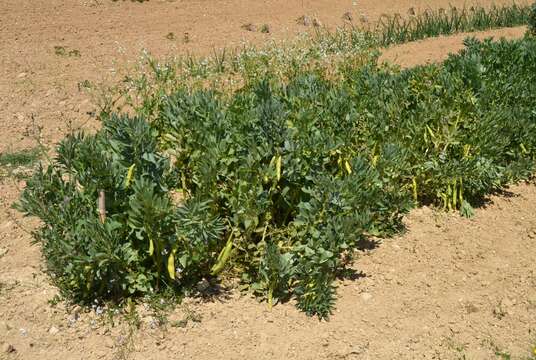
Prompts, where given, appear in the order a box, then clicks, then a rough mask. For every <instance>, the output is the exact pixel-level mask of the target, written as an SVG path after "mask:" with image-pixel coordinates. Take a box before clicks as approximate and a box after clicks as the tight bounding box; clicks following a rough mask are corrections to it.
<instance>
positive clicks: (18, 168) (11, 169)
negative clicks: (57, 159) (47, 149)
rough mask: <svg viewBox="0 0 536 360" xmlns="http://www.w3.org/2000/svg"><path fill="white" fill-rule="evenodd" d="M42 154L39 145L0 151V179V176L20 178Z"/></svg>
mask: <svg viewBox="0 0 536 360" xmlns="http://www.w3.org/2000/svg"><path fill="white" fill-rule="evenodd" d="M42 154H43V149H42V147H40V146H38V147H35V148H31V149H24V150H20V151H15V152H4V153H0V179H1V178H2V177H15V178H17V179H22V178H24V177H26V176H28V175H29V172H30V171H31V168H32V167H34V165H35V164H36V163H37V162H38V161H39V159H40V158H41V156H42Z"/></svg>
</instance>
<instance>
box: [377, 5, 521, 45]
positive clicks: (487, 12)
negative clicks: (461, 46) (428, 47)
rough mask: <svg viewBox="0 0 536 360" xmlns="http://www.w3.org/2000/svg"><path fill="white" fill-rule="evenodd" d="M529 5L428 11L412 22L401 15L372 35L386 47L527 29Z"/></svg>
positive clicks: (384, 19)
mask: <svg viewBox="0 0 536 360" xmlns="http://www.w3.org/2000/svg"><path fill="white" fill-rule="evenodd" d="M530 19H531V7H530V6H529V5H517V4H515V3H513V4H512V5H511V6H503V7H498V6H495V5H494V6H492V7H491V8H485V7H474V6H471V7H470V8H465V7H464V8H462V9H459V8H457V7H450V8H449V9H448V10H445V9H439V10H426V11H425V12H423V13H421V14H417V15H415V14H414V12H413V16H411V17H409V18H403V17H402V16H400V15H394V16H388V15H385V16H383V17H382V18H381V20H380V22H379V23H378V25H376V27H375V28H374V29H373V30H372V31H371V35H372V36H377V38H378V42H379V43H380V44H381V45H382V46H388V45H392V44H400V43H405V42H408V41H415V40H421V39H424V38H428V37H433V36H439V35H450V34H454V33H458V32H470V31H480V30H488V29H494V28H500V27H512V26H521V25H525V24H527V23H528V22H530V21H531V20H530Z"/></svg>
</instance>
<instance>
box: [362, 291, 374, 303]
mask: <svg viewBox="0 0 536 360" xmlns="http://www.w3.org/2000/svg"><path fill="white" fill-rule="evenodd" d="M361 298H362V299H363V300H365V301H369V300H370V299H372V295H371V294H369V293H367V292H364V293H362V294H361Z"/></svg>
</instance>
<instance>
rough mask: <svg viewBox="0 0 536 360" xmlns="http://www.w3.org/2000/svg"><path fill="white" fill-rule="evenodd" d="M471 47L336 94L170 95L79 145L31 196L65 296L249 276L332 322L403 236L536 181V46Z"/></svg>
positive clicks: (372, 73)
mask: <svg viewBox="0 0 536 360" xmlns="http://www.w3.org/2000/svg"><path fill="white" fill-rule="evenodd" d="M466 45H467V48H466V49H465V50H464V51H462V52H461V53H460V54H458V55H453V56H451V57H449V59H448V60H447V61H446V62H445V63H444V64H441V65H427V66H420V67H416V68H414V69H409V70H405V71H401V72H400V71H398V70H395V69H391V68H385V67H377V66H375V65H369V66H366V67H364V68H354V67H346V68H344V69H343V71H344V74H343V75H344V76H342V77H341V78H340V79H337V80H333V79H330V78H329V77H327V76H324V75H322V73H321V74H318V73H316V72H308V71H304V72H301V73H296V74H295V75H294V76H293V77H290V78H289V81H288V82H285V83H283V82H281V81H280V80H279V78H278V77H277V76H274V77H270V76H266V77H265V78H264V79H262V80H258V81H256V82H254V81H252V82H250V83H248V85H246V86H245V87H243V88H242V89H240V90H238V91H237V92H235V93H231V94H227V93H219V92H216V91H214V90H198V91H188V90H180V91H176V92H174V93H173V94H171V95H169V96H162V94H159V95H158V96H159V99H158V101H154V99H152V98H150V97H149V98H147V99H146V100H147V102H146V103H147V104H148V105H147V106H148V107H150V111H149V113H151V114H154V115H152V118H154V120H152V121H150V122H149V121H147V120H145V119H144V118H143V117H128V116H126V115H125V116H117V115H113V114H111V115H109V114H108V115H107V114H104V118H105V121H104V123H103V128H102V130H100V131H99V132H98V133H97V134H96V135H92V136H89V135H75V136H71V137H69V138H67V139H66V140H64V141H63V142H62V143H61V144H60V146H59V148H58V156H57V158H56V160H55V162H54V163H53V164H51V165H50V166H49V167H48V169H46V170H45V169H41V170H40V171H39V172H38V173H37V174H36V175H35V177H34V178H33V179H32V180H31V181H29V182H28V186H27V188H26V190H25V192H24V194H23V195H22V199H21V208H22V209H23V210H24V211H26V212H27V213H28V214H30V215H35V216H39V217H40V218H41V219H42V220H43V222H44V226H43V227H42V228H41V229H40V230H39V231H38V232H37V234H36V235H37V239H38V240H39V241H40V242H41V243H42V244H43V252H44V256H45V258H46V259H47V263H48V268H49V271H50V272H51V274H52V275H53V279H54V280H55V281H56V283H57V284H58V286H59V287H60V289H62V290H63V291H64V292H66V293H67V294H69V295H70V296H72V297H74V298H75V299H77V300H81V301H91V300H92V299H94V298H96V297H97V298H99V299H107V298H116V299H117V298H121V297H124V296H129V295H131V294H144V293H151V292H153V291H160V290H161V289H163V288H168V287H172V288H174V289H177V290H185V289H188V288H189V286H190V285H191V284H193V283H195V282H196V281H197V280H199V279H200V278H202V277H206V278H211V277H215V276H218V275H228V276H238V277H240V279H241V282H242V284H243V286H244V288H247V289H249V290H250V291H252V292H253V293H255V294H257V295H258V296H260V297H263V298H264V299H266V301H267V302H268V304H269V305H270V306H271V304H273V303H274V302H277V301H281V300H285V299H288V298H289V297H295V298H296V300H297V306H298V307H299V308H300V309H302V310H303V311H305V312H306V313H307V314H310V315H313V314H317V315H318V316H320V317H327V316H329V314H330V311H331V309H332V308H333V306H334V302H335V290H336V289H335V285H334V284H335V280H336V278H337V277H338V276H340V275H341V274H343V273H344V271H343V270H344V264H345V263H346V258H347V257H348V256H351V255H352V252H353V250H355V249H356V248H359V246H360V244H362V243H363V242H364V241H366V240H367V239H368V238H369V237H370V236H388V235H390V234H393V233H395V232H396V231H398V230H399V229H400V228H401V218H402V216H403V214H404V213H405V212H406V211H407V210H408V209H409V208H411V206H413V205H416V204H418V203H430V202H431V203H435V204H437V205H439V206H443V207H444V208H446V209H461V211H462V212H463V213H464V214H470V213H471V206H470V203H475V201H477V200H479V199H481V198H482V197H483V196H485V195H487V194H489V193H490V192H493V191H495V190H497V189H499V188H501V187H502V186H504V185H506V184H508V183H511V182H515V181H517V180H520V179H523V178H527V177H528V176H530V174H531V173H532V172H533V170H534V160H535V154H536V109H535V106H534V104H536V40H534V39H530V38H526V39H523V40H518V41H512V42H507V41H500V42H497V43H493V42H491V41H485V42H479V41H476V40H468V41H467V42H466ZM155 104H157V105H155ZM140 113H142V114H143V113H147V112H146V111H145V110H143V109H142V111H140ZM100 190H104V191H105V193H106V199H107V202H106V204H107V212H108V216H107V219H106V221H105V222H104V224H102V223H101V222H100V221H99V214H98V211H97V205H96V201H97V197H98V193H99V191H100ZM178 192H181V194H182V198H180V199H177V197H176V196H175V195H176V194H177V193H178Z"/></svg>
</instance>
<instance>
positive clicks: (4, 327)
mask: <svg viewBox="0 0 536 360" xmlns="http://www.w3.org/2000/svg"><path fill="white" fill-rule="evenodd" d="M0 330H5V331H6V332H7V331H9V330H11V325H9V324H8V323H7V322H5V321H0Z"/></svg>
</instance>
